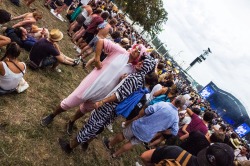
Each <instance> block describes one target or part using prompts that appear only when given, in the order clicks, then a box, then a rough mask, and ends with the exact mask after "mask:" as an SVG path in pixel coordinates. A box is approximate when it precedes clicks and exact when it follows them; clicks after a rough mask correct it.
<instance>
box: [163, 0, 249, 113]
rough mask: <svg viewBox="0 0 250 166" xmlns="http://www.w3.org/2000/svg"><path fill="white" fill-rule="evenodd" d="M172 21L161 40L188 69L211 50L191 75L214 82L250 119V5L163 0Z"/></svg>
mask: <svg viewBox="0 0 250 166" xmlns="http://www.w3.org/2000/svg"><path fill="white" fill-rule="evenodd" d="M163 3H164V8H165V9H166V11H167V12H168V21H167V23H166V25H164V26H163V32H162V33H161V34H160V35H159V36H158V37H159V38H160V39H161V41H162V42H164V43H166V44H167V49H168V50H169V53H170V55H172V56H173V57H174V59H175V60H176V61H177V62H178V63H179V64H181V66H182V67H183V68H184V69H186V68H187V67H188V66H189V64H190V63H191V62H192V61H193V60H194V59H195V58H196V57H197V56H199V55H201V54H202V53H203V50H206V49H207V48H208V47H209V48H210V49H211V51H212V54H209V56H208V57H207V59H206V61H204V62H202V63H200V64H199V63H197V64H196V65H195V66H193V67H192V68H191V69H190V70H189V71H188V73H189V74H190V75H191V76H192V77H193V78H194V79H195V80H196V81H197V82H198V83H200V84H201V85H203V86H205V85H207V84H208V83H209V82H210V81H213V82H214V83H215V84H216V85H217V86H218V87H219V88H220V89H222V90H225V91H227V92H229V93H231V94H232V95H234V96H235V97H236V98H238V99H239V100H240V101H241V102H242V104H243V105H244V106H245V108H246V110H247V111H248V114H249V115H250V101H249V99H250V88H249V82H248V81H250V21H249V18H250V10H249V7H250V1H249V0H219V1H218V0H209V1H208V0H163Z"/></svg>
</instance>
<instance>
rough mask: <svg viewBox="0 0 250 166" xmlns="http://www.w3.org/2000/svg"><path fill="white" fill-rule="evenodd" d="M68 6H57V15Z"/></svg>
mask: <svg viewBox="0 0 250 166" xmlns="http://www.w3.org/2000/svg"><path fill="white" fill-rule="evenodd" d="M67 7H68V6H67V5H66V4H63V5H62V6H61V7H58V8H56V10H55V13H56V15H58V14H60V13H62V11H63V10H64V9H67Z"/></svg>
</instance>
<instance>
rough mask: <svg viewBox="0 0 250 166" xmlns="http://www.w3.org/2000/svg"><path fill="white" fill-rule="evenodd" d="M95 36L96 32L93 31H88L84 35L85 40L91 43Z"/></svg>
mask: <svg viewBox="0 0 250 166" xmlns="http://www.w3.org/2000/svg"><path fill="white" fill-rule="evenodd" d="M94 37H95V34H93V33H88V32H85V34H84V36H83V37H82V38H83V40H84V41H85V42H86V43H88V44H89V43H90V42H91V40H92V39H93V38H94Z"/></svg>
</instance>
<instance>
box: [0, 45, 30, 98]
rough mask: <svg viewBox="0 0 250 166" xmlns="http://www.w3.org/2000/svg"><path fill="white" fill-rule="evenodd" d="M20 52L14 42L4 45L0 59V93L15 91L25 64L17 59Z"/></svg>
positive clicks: (22, 74)
mask: <svg viewBox="0 0 250 166" xmlns="http://www.w3.org/2000/svg"><path fill="white" fill-rule="evenodd" d="M20 52H21V50H20V47H19V46H18V45H17V43H15V42H11V43H10V44H8V45H7V47H6V53H5V55H4V57H3V58H2V59H1V61H0V95H3V94H7V93H11V92H13V91H15V90H16V88H17V86H18V84H19V82H20V81H21V80H22V78H23V76H24V73H25V71H26V65H25V63H23V62H20V61H19V60H18V59H17V58H18V56H19V55H20Z"/></svg>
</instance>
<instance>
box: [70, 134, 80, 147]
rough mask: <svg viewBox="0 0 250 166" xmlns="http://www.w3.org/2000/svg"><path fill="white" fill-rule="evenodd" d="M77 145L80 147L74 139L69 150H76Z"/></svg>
mask: <svg viewBox="0 0 250 166" xmlns="http://www.w3.org/2000/svg"><path fill="white" fill-rule="evenodd" d="M78 145H80V143H79V142H78V141H77V139H76V137H75V138H74V139H73V140H71V141H70V148H71V149H74V148H76V147H77V146H78Z"/></svg>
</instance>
